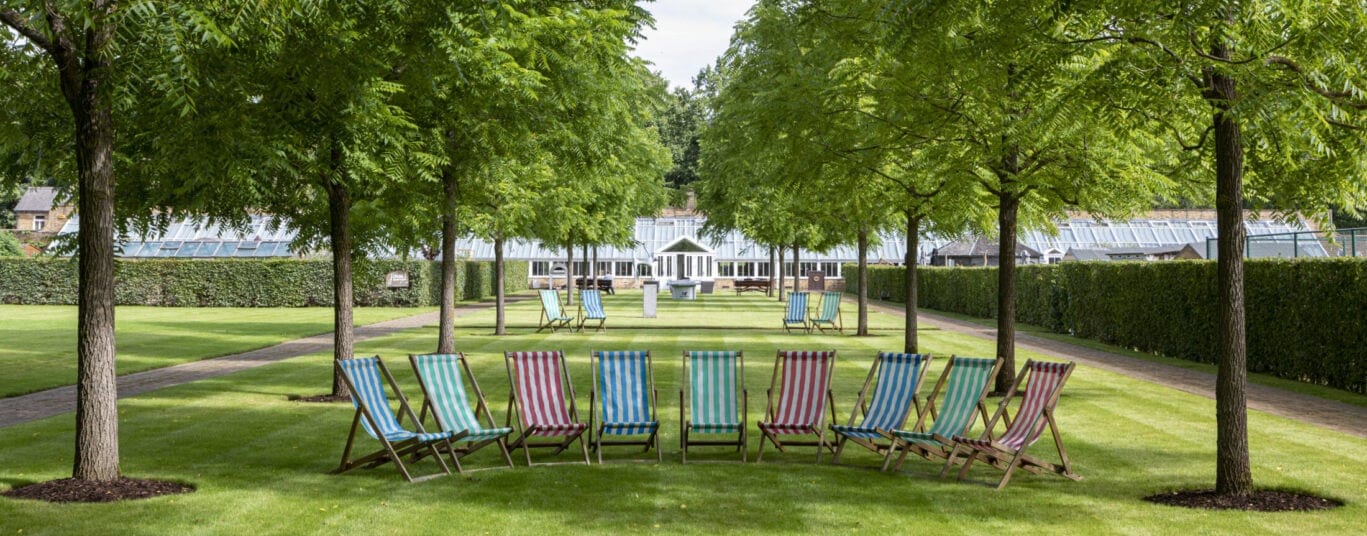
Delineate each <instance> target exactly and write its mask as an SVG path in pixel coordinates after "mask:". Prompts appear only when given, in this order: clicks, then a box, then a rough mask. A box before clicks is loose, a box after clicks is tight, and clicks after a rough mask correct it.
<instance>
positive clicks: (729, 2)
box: [636, 0, 755, 87]
mask: <svg viewBox="0 0 1367 536" xmlns="http://www.w3.org/2000/svg"><path fill="white" fill-rule="evenodd" d="M754 4H755V2H754V1H753V0H655V1H654V2H649V3H646V4H644V5H645V8H646V9H648V10H650V12H651V13H652V14H654V15H655V29H653V30H650V29H647V30H646V32H645V40H644V41H642V42H641V43H640V44H639V45H638V46H637V47H636V54H637V55H638V56H640V57H642V58H645V59H646V60H649V61H650V62H651V63H654V64H655V66H654V70H656V71H659V72H660V73H661V74H663V75H664V77H665V79H666V80H669V84H670V85H671V86H673V87H692V86H693V75H695V74H698V71H700V70H702V68H703V67H706V66H708V65H711V64H712V63H713V62H714V61H715V60H716V57H717V56H720V55H721V54H722V52H725V51H726V47H727V45H729V44H730V43H731V31H732V27H733V26H735V24H736V21H739V20H740V19H742V18H744V17H745V11H746V10H748V9H750V6H753V5H754Z"/></svg>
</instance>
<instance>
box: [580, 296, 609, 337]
mask: <svg viewBox="0 0 1367 536" xmlns="http://www.w3.org/2000/svg"><path fill="white" fill-rule="evenodd" d="M590 320H597V321H598V327H597V328H595V329H594V331H595V332H597V331H607V328H605V327H603V323H605V322H607V320H608V314H607V313H605V312H603V295H602V293H601V292H600V291H597V290H581V291H579V331H584V323H586V322H588V321H590Z"/></svg>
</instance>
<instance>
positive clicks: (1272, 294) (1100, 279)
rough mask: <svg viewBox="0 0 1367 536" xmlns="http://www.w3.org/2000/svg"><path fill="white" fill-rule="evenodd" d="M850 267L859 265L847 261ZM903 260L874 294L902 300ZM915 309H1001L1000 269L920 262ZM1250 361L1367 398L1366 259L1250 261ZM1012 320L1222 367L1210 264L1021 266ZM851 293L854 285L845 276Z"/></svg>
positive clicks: (886, 270) (985, 313) (975, 312)
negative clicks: (923, 264)
mask: <svg viewBox="0 0 1367 536" xmlns="http://www.w3.org/2000/svg"><path fill="white" fill-rule="evenodd" d="M844 269H845V270H846V272H845V273H854V270H855V269H857V267H855V266H853V265H847V266H846V267H845V268H844ZM902 270H903V268H901V267H886V266H870V267H869V291H870V292H869V295H870V296H871V297H885V299H889V300H891V301H901V300H902V298H903V297H904V296H905V292H904V291H903V281H902V277H903V271H902ZM917 277H918V287H919V288H918V289H917V290H918V292H919V298H920V304H919V305H920V306H921V307H926V308H930V309H936V310H941V311H949V312H954V313H961V314H966V315H970V316H976V317H980V318H995V317H996V314H997V285H996V282H997V269H996V268H939V267H926V266H921V267H918V271H917ZM1244 277H1245V281H1244V297H1245V298H1244V299H1245V305H1246V322H1247V329H1248V338H1247V341H1248V369H1249V370H1250V371H1252V372H1261V373H1267V374H1272V375H1274V376H1278V377H1282V378H1288V379H1293V380H1299V381H1305V382H1310V383H1316V384H1320V385H1328V386H1331V387H1336V388H1339V389H1344V390H1347V391H1352V392H1355V393H1363V394H1367V340H1365V339H1367V327H1365V326H1367V262H1364V261H1362V260H1360V259H1294V260H1292V259H1255V260H1250V261H1248V262H1247V263H1245V276H1244ZM1016 278H1017V279H1016V320H1017V321H1019V322H1023V323H1026V324H1033V325H1036V326H1040V327H1043V328H1045V329H1048V330H1050V331H1053V332H1056V333H1064V334H1069V335H1073V336H1077V337H1084V338H1088V339H1093V340H1097V341H1101V342H1105V343H1108V344H1115V345H1118V346H1124V347H1126V348H1133V349H1135V350H1138V351H1141V352H1152V353H1158V354H1162V355H1166V356H1170V357H1175V358H1179V359H1185V360H1189V361H1197V362H1202V363H1215V362H1216V360H1217V357H1218V356H1217V353H1216V345H1217V340H1216V329H1215V326H1216V322H1217V317H1218V312H1219V309H1218V303H1217V296H1218V294H1217V290H1218V289H1217V287H1216V276H1215V262H1214V261H1164V262H1112V263H1106V262H1095V263H1094V262H1080V263H1063V264H1057V265H1031V266H1021V267H1020V268H1019V269H1018V271H1017V274H1016ZM847 285H849V289H848V291H849V292H856V291H857V285H858V281H856V280H854V279H853V278H850V279H849V280H847Z"/></svg>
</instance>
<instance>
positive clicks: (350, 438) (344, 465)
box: [333, 409, 361, 473]
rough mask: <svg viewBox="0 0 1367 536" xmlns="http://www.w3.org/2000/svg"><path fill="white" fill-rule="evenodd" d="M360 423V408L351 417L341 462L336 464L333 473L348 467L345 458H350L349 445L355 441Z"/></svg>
mask: <svg viewBox="0 0 1367 536" xmlns="http://www.w3.org/2000/svg"><path fill="white" fill-rule="evenodd" d="M360 424H361V410H360V409H357V410H356V416H355V417H353V418H352V419H351V432H350V433H348V434H347V437H346V446H345V447H342V463H340V464H338V465H337V470H335V471H333V473H340V472H342V471H346V470H347V469H350V468H349V467H347V460H348V459H350V458H351V446H352V445H353V444H355V443H356V427H357V426H360Z"/></svg>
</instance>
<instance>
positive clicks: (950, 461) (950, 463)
mask: <svg viewBox="0 0 1367 536" xmlns="http://www.w3.org/2000/svg"><path fill="white" fill-rule="evenodd" d="M907 447H908V448H910V445H907ZM958 455H959V445H957V444H956V445H954V448H952V449H949V455H948V456H945V466H944V468H943V469H940V478H944V477H946V476H948V475H949V469H950V468H951V467H954V457H955V456H958ZM905 457H906V456H905V455H904V456H903V458H905ZM897 466H898V467H901V463H898V464H897Z"/></svg>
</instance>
